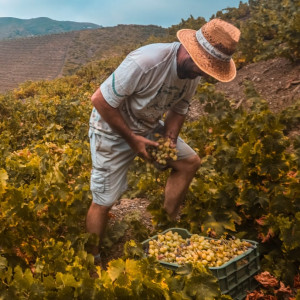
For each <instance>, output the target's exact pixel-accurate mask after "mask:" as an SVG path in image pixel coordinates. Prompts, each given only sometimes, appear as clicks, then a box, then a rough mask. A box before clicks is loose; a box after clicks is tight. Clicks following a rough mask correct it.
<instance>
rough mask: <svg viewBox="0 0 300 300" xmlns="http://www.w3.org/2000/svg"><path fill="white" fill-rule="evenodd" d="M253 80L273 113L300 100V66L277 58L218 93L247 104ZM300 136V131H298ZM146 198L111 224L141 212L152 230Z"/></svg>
mask: <svg viewBox="0 0 300 300" xmlns="http://www.w3.org/2000/svg"><path fill="white" fill-rule="evenodd" d="M244 80H250V81H252V82H253V83H254V86H255V88H256V90H257V92H258V93H259V94H260V95H261V96H262V97H263V98H264V99H265V100H266V101H267V102H268V103H269V106H270V109H271V110H272V111H273V112H279V111H280V110H282V109H284V108H286V107H287V106H289V105H291V104H292V103H294V102H295V101H296V100H297V99H300V64H292V63H291V62H290V61H289V60H287V59H285V58H276V59H272V60H269V61H264V62H259V63H253V64H250V65H248V66H245V67H244V68H242V69H240V70H238V72H237V76H236V78H235V79H234V80H233V81H232V82H230V83H217V84H216V88H217V90H218V91H220V92H223V93H224V94H225V95H226V97H228V98H231V99H235V101H236V103H237V105H242V104H243V102H244V101H245V97H244V88H243V81H244ZM201 113H202V112H201V107H200V106H199V104H198V103H197V102H196V101H194V102H193V103H192V107H191V110H190V113H189V118H191V119H194V118H196V117H197V116H199V114H201ZM297 133H298V134H299V131H297ZM149 203H150V202H149V201H148V200H147V199H139V198H136V199H121V200H120V202H119V203H118V204H116V205H115V206H114V207H113V208H112V210H111V213H112V215H113V217H112V218H111V219H110V221H109V224H112V223H113V222H114V220H116V219H122V218H124V217H125V216H126V215H128V214H131V213H133V212H135V211H139V212H140V215H141V222H142V223H143V224H144V225H145V226H146V227H147V228H149V230H150V231H153V229H154V228H153V226H152V223H151V214H150V213H149V212H148V211H147V206H148V205H149ZM131 238H132V236H131V234H130V232H127V233H126V234H125V236H124V237H123V238H122V239H121V240H120V241H119V242H118V243H117V244H115V245H114V246H113V247H112V249H111V251H110V254H109V255H108V256H106V257H105V258H104V261H103V264H104V266H105V265H106V263H107V262H108V261H110V260H111V259H115V258H118V257H121V256H122V255H123V246H124V244H125V242H126V241H128V240H130V239H131Z"/></svg>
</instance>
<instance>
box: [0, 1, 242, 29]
mask: <svg viewBox="0 0 300 300" xmlns="http://www.w3.org/2000/svg"><path fill="white" fill-rule="evenodd" d="M239 2H240V0H210V1H207V0H0V17H15V18H20V19H30V18H36V17H49V18H51V19H54V20H59V21H77V22H91V23H95V24H99V25H102V26H115V25H117V24H139V25H149V24H153V25H159V26H162V27H169V26H171V25H175V24H178V23H179V22H180V21H181V19H182V18H183V19H187V18H188V17H189V16H190V15H193V16H194V17H195V18H197V17H199V16H201V17H204V18H205V19H206V20H208V19H209V18H210V17H211V15H212V14H214V13H216V12H217V11H218V10H221V9H223V8H227V7H238V5H239ZM242 2H244V3H245V2H247V1H242Z"/></svg>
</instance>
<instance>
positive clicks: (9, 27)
mask: <svg viewBox="0 0 300 300" xmlns="http://www.w3.org/2000/svg"><path fill="white" fill-rule="evenodd" d="M100 27H102V26H100V25H97V24H93V23H81V22H72V21H56V20H52V19H49V18H45V17H41V18H33V19H28V20H24V19H18V18H10V17H8V18H0V40H1V39H14V38H20V37H29V36H36V35H45V34H54V33H62V32H68V31H73V30H83V29H95V28H100Z"/></svg>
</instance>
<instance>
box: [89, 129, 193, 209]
mask: <svg viewBox="0 0 300 300" xmlns="http://www.w3.org/2000/svg"><path fill="white" fill-rule="evenodd" d="M162 128H163V126H162V125H161V124H159V126H158V127H157V128H156V129H155V130H154V131H153V133H152V134H150V135H148V136H146V137H147V138H149V139H151V140H153V137H154V133H156V132H161V131H162ZM89 138H90V149H91V157H92V171H91V181H90V189H91V192H92V197H93V202H94V203H96V204H98V205H102V206H112V205H113V204H114V203H115V202H116V201H118V200H119V198H120V196H121V195H122V194H123V193H124V192H125V191H126V189H127V172H128V169H129V166H130V164H131V163H132V161H133V160H134V158H135V157H136V153H135V152H134V151H133V150H132V149H131V147H130V146H129V145H128V144H127V142H126V141H125V140H124V139H123V138H121V137H119V136H115V135H108V134H99V131H97V132H95V131H94V130H93V129H92V128H90V130H89ZM176 149H177V159H178V160H180V159H184V158H187V157H190V156H193V155H196V152H195V151H194V150H193V149H192V148H191V147H190V146H189V145H187V144H186V143H185V142H184V141H183V140H182V139H181V138H180V137H179V138H178V139H177V144H176Z"/></svg>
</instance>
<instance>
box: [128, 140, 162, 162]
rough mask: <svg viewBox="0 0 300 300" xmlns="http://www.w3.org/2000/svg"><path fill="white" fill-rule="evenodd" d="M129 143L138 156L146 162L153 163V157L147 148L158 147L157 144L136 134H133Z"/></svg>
mask: <svg viewBox="0 0 300 300" xmlns="http://www.w3.org/2000/svg"><path fill="white" fill-rule="evenodd" d="M127 142H128V144H129V146H130V147H131V148H132V149H133V150H134V151H135V152H136V153H137V155H138V156H140V157H141V158H143V159H145V160H146V161H151V157H150V155H149V153H148V152H147V146H154V147H157V146H158V143H157V142H154V141H151V140H149V139H147V138H145V137H143V136H141V135H135V134H133V135H132V137H131V139H130V141H127Z"/></svg>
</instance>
